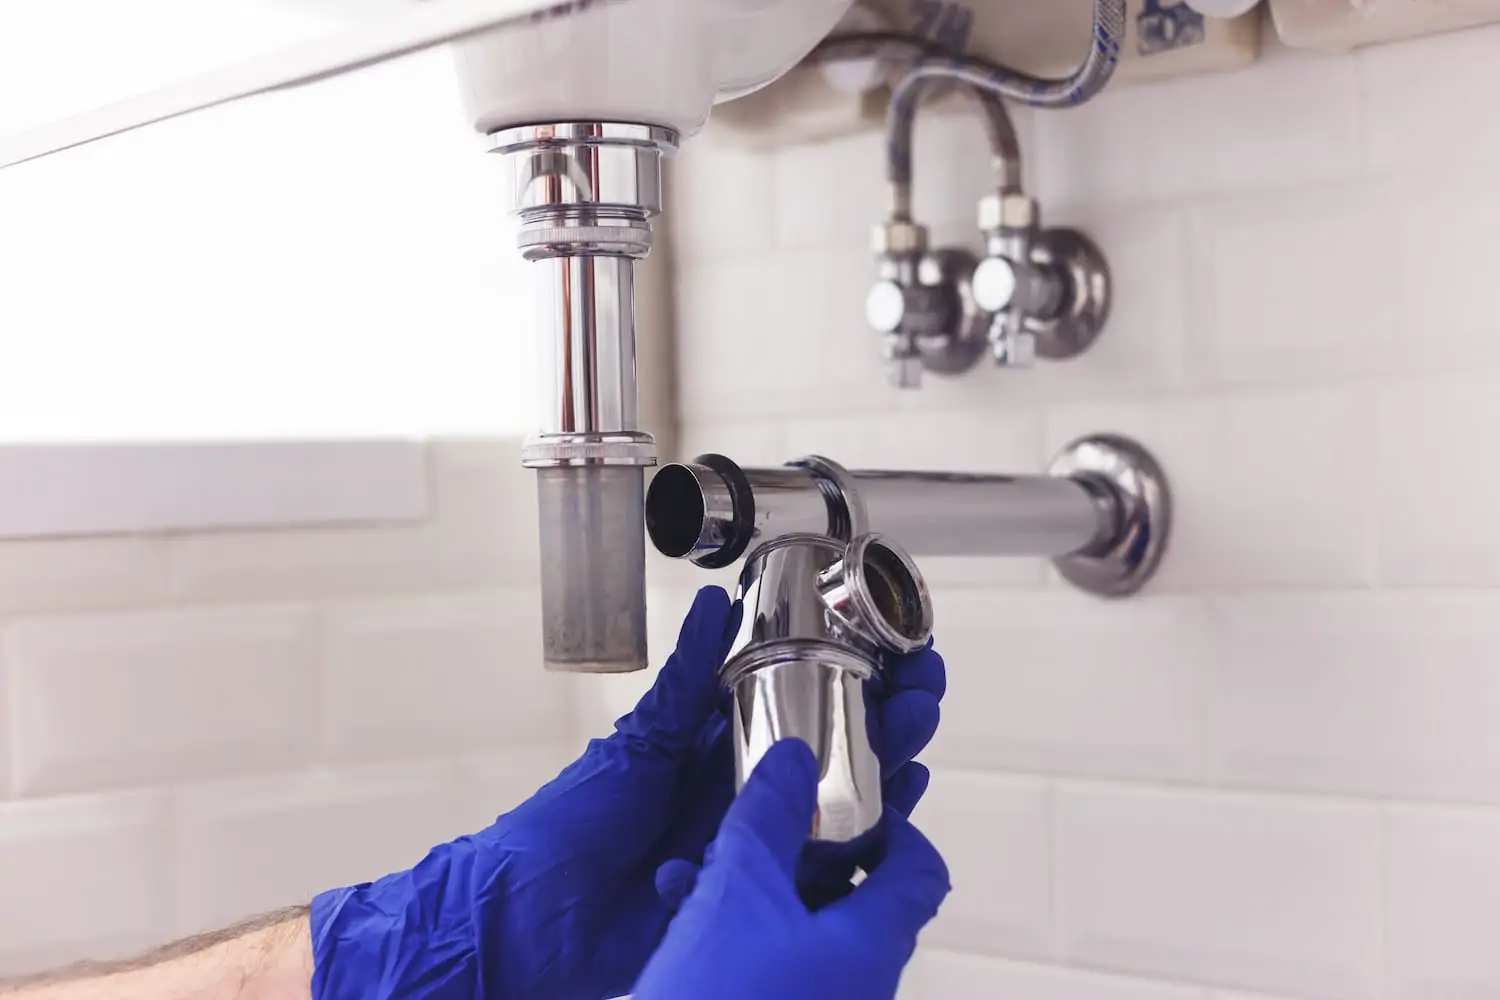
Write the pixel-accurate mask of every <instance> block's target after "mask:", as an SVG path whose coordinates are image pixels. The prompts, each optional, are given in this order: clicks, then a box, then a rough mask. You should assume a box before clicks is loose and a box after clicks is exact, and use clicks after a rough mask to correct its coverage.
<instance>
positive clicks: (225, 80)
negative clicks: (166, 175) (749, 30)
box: [0, 0, 629, 169]
mask: <svg viewBox="0 0 1500 1000" xmlns="http://www.w3.org/2000/svg"><path fill="white" fill-rule="evenodd" d="M626 2H629V0H430V2H426V3H413V4H408V5H404V6H402V7H401V8H400V9H399V10H397V9H392V10H391V11H390V12H388V13H386V14H384V15H383V16H380V17H371V18H368V19H365V20H361V21H358V22H356V23H352V24H351V25H350V26H349V27H348V28H347V29H346V30H343V31H339V32H336V33H334V34H332V35H329V36H328V37H326V38H319V39H315V40H313V41H310V42H305V43H303V44H300V45H295V46H292V47H290V48H287V49H283V50H281V51H279V52H273V53H270V54H269V55H265V56H258V57H256V58H254V59H249V60H246V61H244V62H241V63H238V64H236V65H233V66H227V67H225V68H223V69H221V70H216V71H214V72H212V73H204V74H201V75H199V76H195V77H191V78H189V79H187V80H184V81H181V82H179V83H175V84H171V85H169V86H166V87H161V88H158V89H156V90H152V91H149V92H147V93H144V94H141V95H138V96H136V97H131V98H128V99H126V100H123V101H118V102H116V103H113V104H109V105H105V106H104V107H100V108H96V109H94V110H93V111H86V112H84V113H82V114H79V115H74V116H72V117H70V118H65V119H62V120H61V121H57V122H53V123H51V124H48V125H44V126H42V127H40V128H36V129H31V130H28V131H26V132H22V133H20V134H17V135H10V136H0V169H3V168H5V167H9V166H14V165H16V164H18V163H24V162H26V161H28V160H35V159H38V158H39V157H43V156H48V155H50V154H52V153H57V152H61V151H62V150H65V149H71V148H73V147H75V146H82V145H85V144H87V143H90V142H94V141H96V140H99V139H104V138H108V137H109V136H112V135H119V134H121V133H124V132H130V131H133V130H135V129H138V128H142V127H144V126H147V125H153V124H155V123H157V122H162V121H167V120H168V119H171V118H177V117H180V116H182V115H186V114H191V113H192V112H194V111H202V110H204V109H207V108H212V107H218V106H219V105H223V104H228V103H231V102H233V101H238V100H241V99H243V98H246V97H253V96H255V95H256V94H263V93H267V92H269V91H274V90H281V89H285V88H287V87H298V86H303V85H305V84H309V83H316V82H318V81H319V80H326V79H329V78H330V77H334V76H338V75H341V74H343V73H348V72H351V71H353V70H358V69H362V68H364V67H367V66H373V65H375V64H377V63H382V62H386V61H388V60H391V59H396V58H400V57H402V56H407V55H412V54H414V53H417V52H421V51H423V50H426V49H430V48H435V47H437V46H439V45H445V44H447V43H449V42H455V41H459V40H462V39H464V38H468V37H471V36H474V35H479V34H483V33H485V32H488V31H494V30H503V29H505V28H507V27H519V26H521V25H523V24H526V23H529V22H530V21H531V20H532V19H534V18H537V17H548V16H553V15H556V14H561V13H565V12H568V11H579V10H583V9H585V8H588V7H595V6H603V5H606V4H616V3H626ZM345 6H351V9H352V5H351V4H348V3H346V4H345Z"/></svg>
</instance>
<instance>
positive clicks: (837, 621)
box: [720, 534, 933, 843]
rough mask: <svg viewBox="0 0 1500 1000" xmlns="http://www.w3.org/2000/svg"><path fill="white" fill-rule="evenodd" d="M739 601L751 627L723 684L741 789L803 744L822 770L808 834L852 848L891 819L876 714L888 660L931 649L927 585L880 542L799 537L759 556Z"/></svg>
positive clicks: (747, 571)
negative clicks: (885, 810) (777, 755)
mask: <svg viewBox="0 0 1500 1000" xmlns="http://www.w3.org/2000/svg"><path fill="white" fill-rule="evenodd" d="M737 597H738V598H739V599H740V600H741V601H743V603H744V607H745V612H744V618H743V620H742V623H741V627H740V632H739V634H738V635H737V636H736V638H735V642H734V646H733V647H732V649H731V652H730V656H729V659H728V661H727V662H726V663H725V665H724V667H723V670H722V672H721V674H720V677H721V679H722V681H723V683H724V685H725V687H727V688H728V689H729V690H730V692H731V693H732V696H733V703H734V710H733V720H732V732H733V736H734V747H735V776H736V779H737V781H738V783H739V784H740V785H741V786H742V785H743V784H744V781H745V779H746V778H747V777H748V776H749V774H750V773H751V772H752V771H753V770H754V768H755V765H756V763H757V762H758V761H759V760H760V758H761V756H762V755H763V754H764V753H765V752H766V750H768V749H769V748H770V747H771V746H772V745H773V744H774V743H776V742H777V741H778V740H783V739H787V738H797V739H801V740H803V741H804V742H806V743H807V745H808V746H810V747H811V748H812V750H813V753H814V754H815V756H816V757H817V759H818V766H819V780H818V812H817V815H816V817H815V819H814V825H813V829H812V830H811V831H809V832H810V835H811V836H812V837H813V839H815V840H823V841H833V842H840V843H842V842H848V841H851V840H855V839H857V838H859V837H860V836H862V835H863V834H865V833H867V832H869V831H870V830H872V829H873V828H874V827H875V825H876V824H877V823H878V822H879V821H880V815H881V809H882V802H881V793H880V761H879V747H880V733H879V732H878V731H877V729H876V726H875V720H876V718H877V716H876V714H875V712H874V710H873V706H874V703H875V700H876V699H877V698H878V697H879V694H880V685H881V684H882V682H883V666H882V656H883V654H886V653H899V652H908V651H910V650H912V649H916V648H920V647H921V646H922V645H924V644H925V643H926V642H927V640H928V637H929V636H930V635H931V633H932V617H933V615H932V602H931V598H930V596H929V595H928V592H927V587H926V584H925V583H924V582H923V580H922V577H921V574H920V573H919V572H918V571H917V569H916V566H915V564H914V563H912V561H911V558H910V557H909V556H908V555H906V553H905V552H903V551H902V550H901V549H900V548H898V547H897V546H895V545H894V544H893V543H891V542H889V541H887V540H885V539H883V538H881V537H878V536H870V535H864V536H860V537H859V538H857V539H855V541H854V542H853V543H844V542H839V541H836V540H834V539H831V538H827V537H824V536H819V535H811V534H795V535H786V536H783V537H781V538H777V539H775V540H773V541H771V542H769V543H767V544H765V545H763V546H761V547H760V548H758V549H756V550H755V552H754V553H753V554H752V555H751V556H750V558H749V559H748V560H747V561H746V563H745V567H744V569H743V570H742V572H741V574H740V584H739V591H738V594H737ZM888 640H890V641H888Z"/></svg>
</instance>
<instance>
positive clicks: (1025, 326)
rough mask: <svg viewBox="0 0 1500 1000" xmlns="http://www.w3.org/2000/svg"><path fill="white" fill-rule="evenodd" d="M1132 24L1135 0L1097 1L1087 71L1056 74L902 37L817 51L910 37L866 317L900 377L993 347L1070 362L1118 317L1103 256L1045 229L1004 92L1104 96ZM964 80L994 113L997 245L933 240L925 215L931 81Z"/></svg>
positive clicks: (1077, 98)
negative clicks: (921, 183)
mask: <svg viewBox="0 0 1500 1000" xmlns="http://www.w3.org/2000/svg"><path fill="white" fill-rule="evenodd" d="M1124 30H1125V2H1124V0H1095V2H1094V27H1093V32H1092V37H1091V44H1090V45H1089V47H1088V49H1087V50H1086V54H1085V57H1084V60H1083V62H1082V63H1081V64H1080V66H1079V68H1078V70H1077V72H1076V73H1074V74H1072V75H1071V76H1069V77H1067V78H1064V79H1058V80H1043V79H1038V78H1035V77H1030V76H1027V75H1026V74H1022V73H1018V72H1017V71H1015V70H1013V69H1010V68H1008V67H1004V66H999V65H996V64H993V63H987V62H985V61H984V60H979V59H974V58H972V57H963V56H951V55H945V54H941V53H936V52H933V51H932V47H931V46H930V45H928V44H925V43H922V42H918V41H913V40H911V39H907V38H903V37H902V36H884V35H853V36H848V37H845V38H834V39H830V40H829V41H828V42H825V43H824V45H823V46H821V47H820V50H819V55H818V57H819V58H821V59H832V58H837V57H840V56H846V55H847V56H848V57H852V56H853V55H854V54H855V53H858V52H861V51H867V50H868V49H869V48H870V46H872V45H877V46H878V45H879V44H882V43H884V44H886V45H887V46H888V47H889V45H891V44H893V43H902V44H900V45H897V46H896V47H897V48H900V49H902V50H905V51H908V52H911V53H912V54H913V56H914V59H913V63H912V65H911V66H910V68H909V69H908V70H907V71H906V72H905V73H904V75H903V76H902V77H901V79H900V81H899V82H898V83H897V84H896V85H895V86H894V87H893V88H892V91H891V102H890V111H889V114H888V117H887V125H886V178H887V181H888V182H889V185H890V192H891V208H890V213H889V215H888V217H887V219H886V221H885V222H884V223H882V224H881V225H880V226H878V227H877V228H876V230H875V238H874V252H875V257H876V261H877V270H878V276H877V283H876V285H875V286H874V288H872V289H871V291H870V293H869V296H868V298H867V299H866V303H865V308H866V317H867V319H868V322H869V324H870V326H871V328H872V329H874V330H875V331H876V332H877V333H879V334H881V335H882V337H883V338H884V350H885V358H886V361H887V363H888V365H889V366H890V368H889V370H890V377H891V381H892V383H893V384H895V385H896V386H898V387H901V388H916V387H918V386H920V385H921V379H922V371H923V370H924V369H925V370H927V371H931V372H935V373H938V374H942V375H957V374H962V373H963V372H966V371H968V370H969V369H970V368H972V367H973V366H974V365H975V364H977V363H978V361H979V359H980V358H981V357H983V355H984V354H985V353H986V352H988V353H989V354H990V355H991V356H992V357H993V358H994V360H995V363H996V364H998V365H1001V366H1004V367H1014V368H1024V367H1029V366H1030V365H1031V364H1032V363H1033V361H1034V360H1035V359H1036V358H1038V357H1041V358H1045V359H1049V360H1054V361H1056V360H1065V359H1068V358H1072V357H1076V356H1077V355H1078V354H1080V353H1081V352H1083V351H1084V350H1086V349H1087V348H1088V347H1089V345H1090V344H1092V343H1093V342H1094V339H1095V338H1096V337H1097V336H1098V335H1099V331H1100V329H1101V328H1102V327H1103V325H1104V322H1105V320H1106V319H1107V318H1108V316H1109V303H1110V279H1109V268H1108V266H1107V265H1106V263H1105V260H1104V256H1103V254H1102V253H1101V252H1100V250H1099V248H1098V247H1097V246H1095V245H1094V244H1093V243H1092V242H1091V241H1090V240H1089V239H1088V237H1087V236H1085V235H1084V234H1082V233H1080V232H1078V231H1076V230H1071V229H1052V230H1048V229H1042V228H1041V225H1040V221H1039V216H1040V212H1039V209H1038V207H1037V204H1036V201H1035V200H1034V199H1033V198H1031V197H1029V196H1028V195H1027V194H1026V191H1025V189H1024V187H1023V186H1022V183H1021V148H1020V143H1019V141H1018V139H1017V136H1016V130H1015V128H1014V125H1013V123H1012V121H1011V118H1010V115H1009V113H1008V112H1007V110H1006V107H1005V105H1004V103H1003V101H1002V98H1007V99H1011V100H1016V101H1019V102H1021V103H1023V104H1026V105H1029V106H1033V107H1041V108H1055V107H1067V106H1071V105H1076V104H1080V103H1083V102H1085V101H1087V100H1090V99H1092V98H1093V97H1094V96H1096V95H1097V94H1099V93H1100V92H1101V91H1102V90H1103V89H1104V86H1105V84H1106V83H1108V81H1109V79H1110V78H1111V76H1112V75H1113V73H1114V70H1115V66H1116V64H1117V57H1118V53H1119V42H1120V39H1121V38H1122V37H1123V35H1124ZM936 83H946V84H951V85H956V86H958V87H959V88H961V89H962V90H965V91H967V92H968V93H969V94H971V95H972V96H974V97H975V98H976V99H977V100H978V101H979V104H980V107H981V109H982V111H983V121H984V124H985V128H986V132H987V134H988V139H989V154H990V161H991V164H992V166H993V168H994V171H995V193H994V194H992V195H989V196H988V197H986V198H985V199H984V200H983V201H982V202H981V203H980V229H981V231H982V232H983V234H984V238H985V244H986V253H987V256H986V257H985V259H984V260H983V261H982V262H981V261H980V260H979V259H978V258H976V257H975V255H973V254H971V253H970V252H968V251H967V250H963V249H960V248H954V247H948V248H941V249H933V248H931V247H930V246H929V241H928V235H927V229H926V227H925V226H922V225H921V224H919V223H918V222H916V221H915V220H914V218H913V216H912V139H913V135H914V133H915V129H916V117H917V109H918V107H919V105H920V98H921V95H922V94H923V92H924V91H926V90H927V89H928V88H929V87H930V86H932V85H933V84H936Z"/></svg>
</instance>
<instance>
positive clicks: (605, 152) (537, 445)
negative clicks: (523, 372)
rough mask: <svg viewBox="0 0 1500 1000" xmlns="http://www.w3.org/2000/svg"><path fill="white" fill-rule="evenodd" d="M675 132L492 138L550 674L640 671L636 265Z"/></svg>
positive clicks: (574, 127) (576, 129)
mask: <svg viewBox="0 0 1500 1000" xmlns="http://www.w3.org/2000/svg"><path fill="white" fill-rule="evenodd" d="M677 141H678V140H677V134H676V133H675V132H673V131H671V130H670V129H664V128H656V127H653V126H648V125H632V124H620V123H610V122H564V123H558V124H544V125H526V126H522V127H519V128H512V129H506V130H504V131H502V132H496V133H495V134H493V135H491V136H490V137H489V146H490V150H491V151H492V152H495V153H498V154H500V155H501V156H502V157H503V158H504V163H505V167H506V175H507V177H508V180H509V183H510V188H511V193H512V197H513V204H514V206H515V214H516V216H517V219H518V222H519V226H518V228H517V237H516V241H517V245H518V247H519V249H520V251H521V254H522V256H524V257H525V259H526V260H528V261H531V262H533V265H534V270H535V271H536V282H537V284H536V288H537V292H538V319H539V322H540V324H541V327H542V331H543V332H542V337H543V340H542V344H541V350H540V352H539V353H540V356H541V361H542V366H543V372H542V376H541V378H542V383H541V384H542V386H543V400H544V402H543V407H544V408H543V412H542V414H541V420H540V428H539V433H538V434H537V435H536V436H535V437H533V438H531V439H530V440H529V441H528V442H527V443H526V445H525V446H524V448H523V450H522V462H523V464H524V465H525V466H526V467H528V468H532V469H535V470H537V499H538V506H539V508H540V510H539V519H540V531H541V547H542V559H541V570H542V618H543V652H544V655H545V659H546V664H547V667H548V668H549V669H552V670H561V671H568V672H573V673H621V672H627V671H633V670H641V669H644V668H645V666H646V662H647V654H646V548H645V539H644V537H643V536H642V533H641V528H640V526H641V519H642V505H643V502H644V500H643V494H644V485H645V469H646V468H647V467H649V466H652V465H655V464H656V442H655V441H654V440H653V438H652V437H651V435H650V434H647V433H644V432H643V431H641V429H640V426H639V419H640V418H639V413H638V409H637V402H636V361H635V357H636V355H635V350H636V349H635V263H636V261H637V260H640V259H642V258H644V257H645V256H646V255H647V254H649V253H650V251H651V220H652V219H653V218H655V217H656V216H657V215H659V214H660V212H661V206H662V183H661V177H662V160H663V158H664V157H665V156H667V155H669V154H671V153H672V152H673V151H675V150H676V148H677Z"/></svg>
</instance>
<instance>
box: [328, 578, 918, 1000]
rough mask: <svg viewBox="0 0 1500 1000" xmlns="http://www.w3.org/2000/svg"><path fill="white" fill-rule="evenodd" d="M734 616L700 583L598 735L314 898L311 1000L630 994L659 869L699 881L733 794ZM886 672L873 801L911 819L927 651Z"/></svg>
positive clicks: (580, 998) (656, 933) (651, 935)
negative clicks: (517, 787) (402, 862)
mask: <svg viewBox="0 0 1500 1000" xmlns="http://www.w3.org/2000/svg"><path fill="white" fill-rule="evenodd" d="M736 617H737V614H736V611H735V609H734V608H733V607H732V606H731V604H730V601H729V597H728V595H727V594H725V593H724V591H723V590H720V589H718V588H713V587H710V588H705V589H704V590H703V591H701V592H700V593H699V594H698V597H697V599H696V600H695V601H694V603H693V608H692V610H691V611H690V612H689V613H688V616H687V620H686V621H685V622H684V624H683V626H682V632H681V635H680V636H679V638H678V640H677V649H676V652H674V653H673V654H672V656H671V658H670V659H668V661H667V663H666V665H665V666H663V667H662V669H661V672H660V674H659V675H658V677H657V680H656V683H655V685H654V686H653V687H652V689H651V690H650V691H649V692H648V693H647V694H646V695H645V697H643V698H642V699H641V701H640V704H638V705H637V706H636V708H635V710H634V711H633V712H631V713H630V714H629V715H627V716H625V717H624V718H623V719H621V720H620V721H619V722H618V723H617V724H616V728H615V732H614V734H613V735H611V736H610V737H609V738H608V739H605V740H595V741H594V742H592V743H591V744H590V745H589V747H588V749H587V751H586V752H585V753H584V755H583V756H582V757H580V758H579V759H578V760H577V761H576V762H574V763H573V764H572V765H571V766H569V767H568V768H567V769H566V770H565V771H563V772H562V774H561V775H559V776H558V777H557V778H556V779H555V780H553V781H552V782H551V783H549V784H548V785H547V786H546V787H544V788H542V790H541V791H539V792H537V793H536V795H534V796H533V797H532V798H531V799H530V800H528V801H527V802H525V803H524V804H522V805H521V806H519V807H518V808H517V809H515V810H514V811H512V812H510V813H507V814H506V815H504V816H501V817H500V818H499V819H498V820H497V821H496V822H495V824H494V825H493V826H491V827H490V828H489V829H487V830H485V831H483V832H481V833H478V834H475V835H474V836H470V837H462V838H460V839H458V840H456V841H454V842H453V843H451V844H445V845H443V846H441V847H437V848H434V849H433V850H432V851H431V852H430V853H429V854H428V856H427V857H426V858H425V859H424V860H423V861H421V862H420V863H419V864H418V865H417V866H416V867H415V868H413V869H411V870H410V871H405V872H400V873H397V874H395V875H390V876H387V877H386V878H383V879H380V880H379V881H377V882H374V883H369V884H364V885H357V886H353V887H350V888H346V889H338V890H334V891H332V892H327V893H324V894H322V895H320V896H318V897H317V898H316V899H315V900H314V901H313V905H312V914H311V925H312V940H313V955H314V971H313V979H312V998H313V1000H397V998H400V1000H606V998H609V997H617V996H622V995H624V994H626V993H628V992H629V991H630V990H631V988H632V987H633V985H634V983H635V980H636V978H637V977H638V976H639V975H640V972H641V970H642V969H643V968H644V967H645V964H646V961H647V959H648V958H650V956H651V954H652V952H653V951H655V949H656V947H657V945H658V944H659V943H660V941H661V939H662V935H663V934H664V933H665V932H666V928H667V923H668V921H669V920H670V919H671V915H672V910H673V908H674V906H675V904H676V903H678V902H680V899H678V898H671V899H664V898H663V896H662V895H660V894H659V893H658V890H657V877H658V876H657V870H658V868H661V867H663V865H664V864H665V863H666V862H668V861H672V860H674V859H687V862H688V864H686V865H685V867H686V869H687V870H688V871H689V872H691V873H692V874H693V875H696V871H697V864H699V863H701V862H702V859H703V853H704V850H705V848H706V847H707V845H708V844H709V843H710V842H711V841H712V840H713V838H714V835H715V833H716V832H717V830H718V826H719V822H720V820H721V819H722V818H723V816H724V811H725V809H727V808H728V806H729V804H730V802H731V801H732V800H733V798H734V750H733V746H732V743H731V741H730V739H729V736H728V733H727V718H726V716H725V714H724V713H723V711H722V709H723V708H724V702H725V699H724V696H723V694H722V692H721V690H720V688H719V684H718V678H717V673H718V668H719V666H720V665H721V664H722V663H723V661H724V657H725V655H726V653H727V651H728V647H729V644H730V643H731V642H732V640H733V636H734V632H735V629H736V627H737V622H736V621H735V620H734V619H735V618H736ZM894 677H895V682H894V683H893V684H892V685H891V688H890V690H889V691H888V692H887V693H886V695H885V699H886V700H885V701H884V702H883V704H882V706H881V719H880V724H881V726H882V728H883V731H884V733H885V736H886V740H885V743H886V747H885V750H886V752H885V754H884V755H883V757H884V759H885V760H886V762H887V765H886V766H887V768H888V772H887V773H888V774H890V775H891V779H890V781H889V782H888V783H887V793H886V794H887V801H889V802H892V803H894V804H896V805H898V807H901V808H903V810H904V811H910V809H911V807H912V806H913V805H915V804H916V799H917V798H920V796H921V793H922V791H924V790H925V787H926V777H927V775H926V771H925V769H923V768H922V766H921V765H920V764H915V763H907V762H908V761H910V760H911V758H912V757H913V756H915V755H916V754H917V753H918V752H919V751H920V750H921V749H922V747H924V746H925V745H926V744H927V742H928V740H930V739H931V738H932V735H933V733H934V731H935V730H936V728H937V723H938V700H939V699H940V698H941V697H942V695H943V687H944V671H943V662H942V660H941V659H940V658H939V657H938V656H937V654H936V653H933V652H932V651H931V650H927V651H924V652H923V653H922V654H920V655H919V656H918V657H916V658H911V659H910V660H909V661H903V662H902V663H899V664H897V665H896V667H895V671H894ZM902 765H904V766H902ZM671 867H672V866H667V868H669V869H670V868H671ZM687 881H688V882H691V881H692V879H689V880H687ZM668 895H673V894H668Z"/></svg>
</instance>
